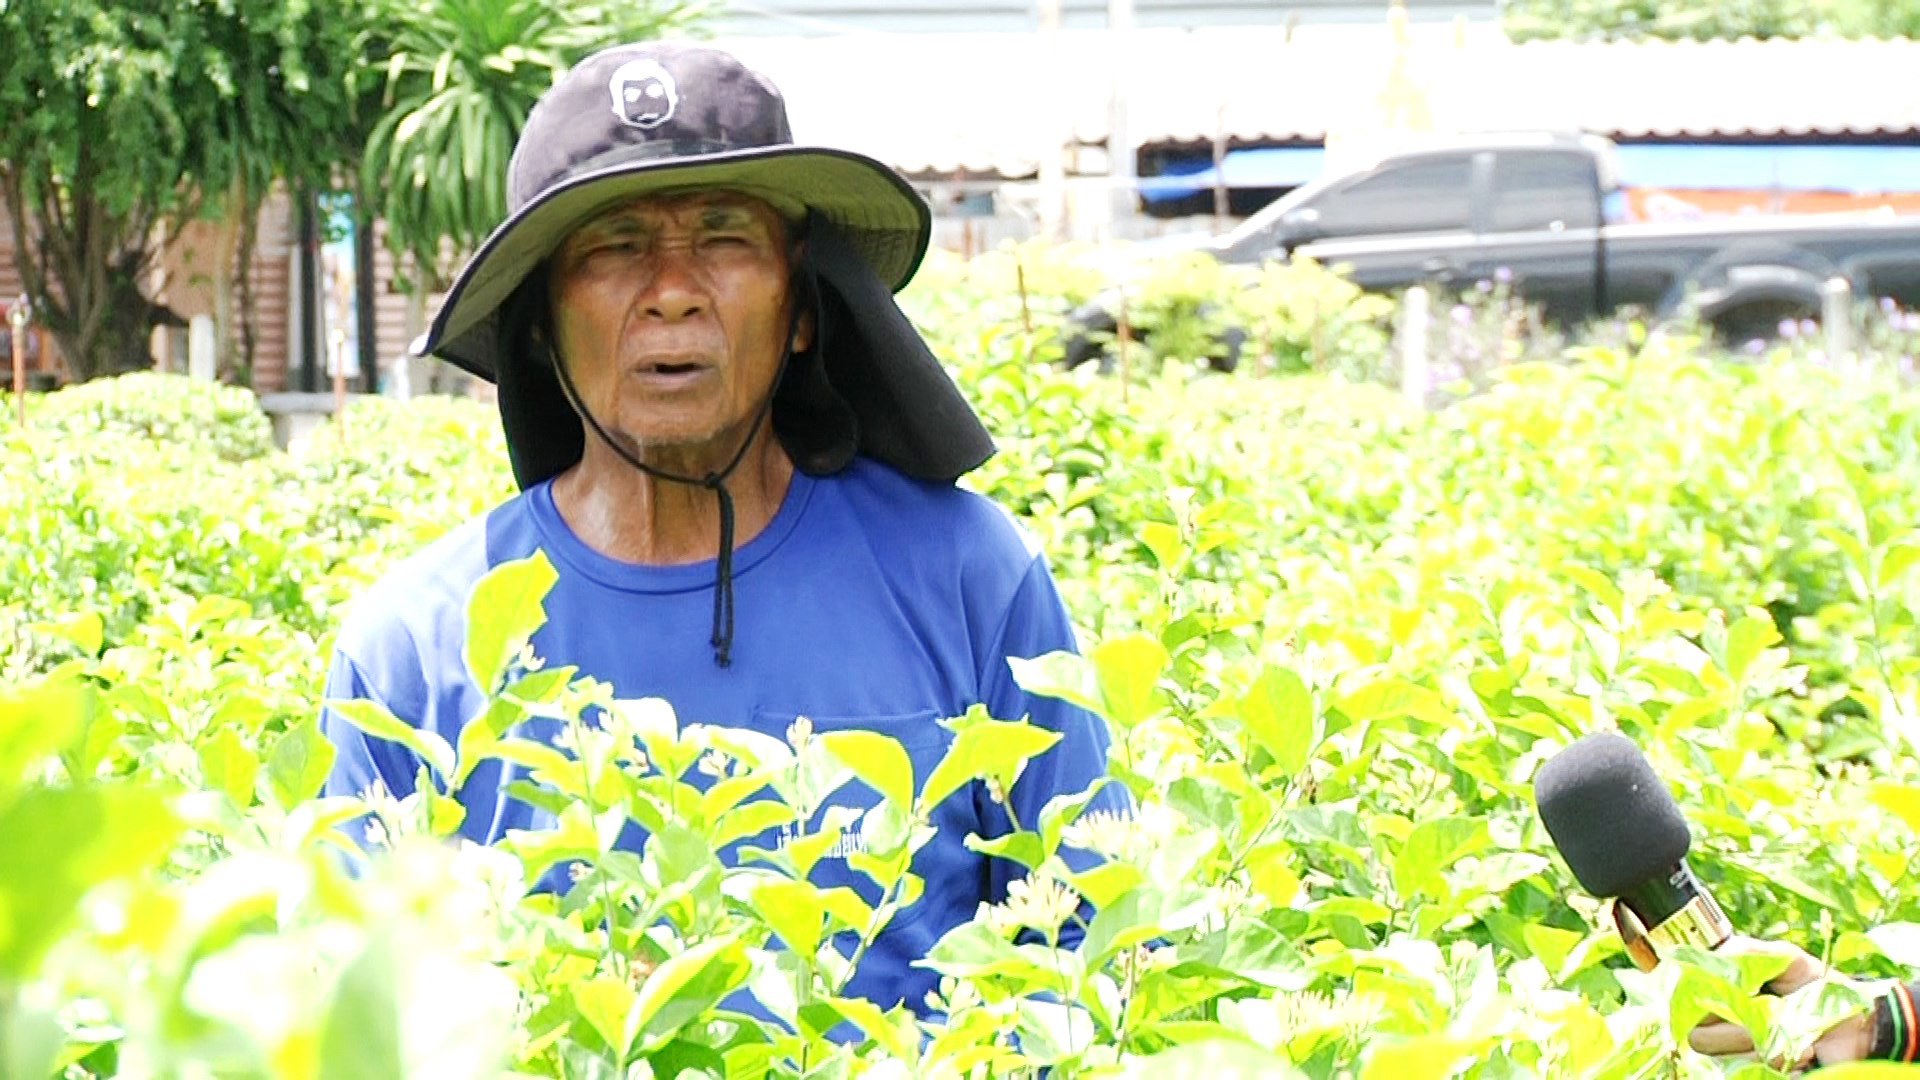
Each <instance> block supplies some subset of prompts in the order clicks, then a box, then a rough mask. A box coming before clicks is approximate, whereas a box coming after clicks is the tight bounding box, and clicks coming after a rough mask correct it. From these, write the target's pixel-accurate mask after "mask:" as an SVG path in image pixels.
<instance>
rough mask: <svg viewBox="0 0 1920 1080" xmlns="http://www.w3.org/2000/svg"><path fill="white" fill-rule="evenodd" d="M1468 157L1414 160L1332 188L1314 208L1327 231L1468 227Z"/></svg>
mask: <svg viewBox="0 0 1920 1080" xmlns="http://www.w3.org/2000/svg"><path fill="white" fill-rule="evenodd" d="M1468 187H1469V180H1468V174H1467V159H1465V158H1447V159H1443V160H1439V161H1414V162H1409V163H1407V164H1405V165H1400V166H1396V167H1393V168H1390V169H1387V170H1386V171H1383V172H1378V173H1375V174H1374V175H1372V176H1369V177H1366V178H1365V179H1363V180H1359V181H1356V182H1355V183H1352V184H1349V185H1348V186H1346V187H1344V188H1341V189H1339V190H1337V191H1329V192H1328V193H1327V195H1326V197H1325V198H1323V199H1321V200H1319V201H1318V202H1317V203H1316V204H1315V206H1314V209H1316V210H1317V211H1319V214H1320V227H1321V229H1322V230H1323V231H1324V232H1325V234H1326V235H1328V236H1365V235H1369V234H1374V233H1422V232H1448V231H1452V230H1456V229H1458V230H1464V229H1466V228H1467V222H1468V206H1469V200H1468V197H1467V196H1468Z"/></svg>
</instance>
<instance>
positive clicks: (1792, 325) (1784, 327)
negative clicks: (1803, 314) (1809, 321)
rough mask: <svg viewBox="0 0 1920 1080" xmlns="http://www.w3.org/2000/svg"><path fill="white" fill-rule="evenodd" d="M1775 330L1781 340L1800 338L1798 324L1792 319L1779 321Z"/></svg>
mask: <svg viewBox="0 0 1920 1080" xmlns="http://www.w3.org/2000/svg"><path fill="white" fill-rule="evenodd" d="M1777 329H1778V330H1779V331H1780V336H1781V337H1783V338H1796V337H1799V336H1800V324H1799V323H1797V322H1794V321H1793V320H1792V319H1781V320H1780V325H1779V326H1778V327H1777Z"/></svg>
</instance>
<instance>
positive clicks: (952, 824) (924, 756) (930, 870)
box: [753, 708, 979, 928]
mask: <svg viewBox="0 0 1920 1080" xmlns="http://www.w3.org/2000/svg"><path fill="white" fill-rule="evenodd" d="M940 715H941V714H940V713H939V712H938V711H936V710H934V709H924V710H920V711H918V712H911V713H895V714H880V715H863V716H845V715H840V716H823V715H816V714H810V713H801V712H798V711H795V710H781V709H773V708H759V709H756V710H755V711H754V718H753V726H754V727H755V728H756V729H757V730H759V731H762V732H765V733H767V734H772V735H777V736H783V737H788V738H790V739H791V738H793V737H795V736H798V737H800V738H806V737H809V736H811V737H814V738H817V737H819V736H821V735H826V734H829V733H832V732H845V731H862V732H870V733H873V734H876V735H883V736H886V737H887V738H889V739H892V740H893V741H895V742H897V743H899V744H900V748H901V749H902V750H904V751H905V752H906V759H907V762H908V763H909V765H910V766H911V768H912V771H913V775H912V776H911V777H907V778H904V779H905V781H906V782H908V783H910V784H911V787H912V790H913V792H914V794H915V797H916V798H917V797H918V795H919V792H920V790H921V788H922V787H924V786H925V784H926V781H927V778H928V777H929V776H931V775H932V773H933V770H934V767H935V766H937V765H938V764H939V763H940V760H941V758H942V757H944V756H945V754H946V751H947V747H948V746H950V745H951V744H952V740H953V735H952V733H951V732H949V731H948V730H947V729H946V728H944V727H942V726H941V725H940V723H939V720H940ZM803 717H804V720H803V719H802V718H803ZM876 779H882V780H883V782H884V783H885V784H886V785H887V786H892V785H894V784H897V783H899V782H901V780H902V779H903V778H898V777H891V776H889V777H885V778H878V777H876ZM822 786H824V785H822ZM880 799H881V796H880V793H879V792H878V791H876V790H875V789H874V788H873V786H871V785H869V784H868V783H867V782H866V781H864V780H862V779H860V778H859V777H857V776H853V777H850V778H849V779H847V780H846V782H845V783H842V784H840V785H839V786H838V787H837V788H834V789H833V790H831V791H829V792H825V793H824V795H823V797H822V798H821V800H820V803H819V805H818V807H817V808H816V809H815V810H814V811H813V813H812V814H811V815H810V819H809V820H808V821H807V822H806V823H805V826H804V828H803V827H800V826H798V825H795V826H790V827H788V828H785V829H781V830H778V831H777V833H776V834H774V835H768V836H763V837H762V838H761V840H762V841H763V842H771V843H773V844H776V845H778V844H787V843H791V842H793V841H794V840H796V839H798V838H800V837H803V836H820V835H821V834H822V832H823V830H824V829H825V828H827V823H828V822H829V820H830V819H838V820H840V821H841V822H843V824H840V825H839V826H838V827H837V828H836V829H835V830H834V831H835V838H834V840H833V841H832V842H831V843H830V845H829V846H828V847H827V850H826V854H825V855H823V856H821V858H820V860H819V861H818V862H816V863H815V864H814V867H813V872H812V873H811V874H810V875H809V880H810V881H811V882H812V883H813V884H814V885H816V886H818V887H820V888H833V887H835V886H840V885H844V886H847V887H849V888H851V889H853V890H854V891H855V892H856V893H858V894H859V895H860V897H861V898H862V899H863V900H865V901H866V902H867V903H869V904H876V903H878V902H879V900H880V890H879V887H878V886H877V885H875V883H874V881H873V879H871V878H869V877H868V876H867V875H866V874H864V873H862V872H860V871H859V870H856V869H854V868H853V867H852V865H851V864H850V862H849V860H850V858H851V857H853V856H857V855H864V854H867V853H868V851H869V848H870V842H869V838H868V836H867V834H866V827H867V821H866V819H865V815H866V813H867V811H869V810H871V809H873V808H874V807H875V806H877V805H878V804H879V803H880ZM972 807H973V803H972V800H971V798H970V797H969V793H968V791H967V790H966V789H964V788H963V789H962V790H961V791H959V792H956V793H955V794H954V795H953V796H952V797H951V798H949V799H947V800H945V801H944V802H942V804H941V805H940V806H939V807H937V808H936V809H935V810H934V813H933V815H932V820H931V824H932V825H933V827H934V828H935V830H936V831H937V832H938V833H939V834H940V836H939V837H937V838H936V839H935V840H932V841H929V842H928V843H927V844H926V845H925V846H924V847H922V848H921V849H920V851H919V853H918V854H917V855H916V856H915V858H914V861H913V872H914V873H916V874H918V875H920V876H921V878H922V880H923V883H924V887H925V890H926V891H927V892H932V891H934V890H935V889H954V888H968V889H976V890H977V889H978V888H979V886H978V884H977V881H976V879H977V878H978V877H979V871H978V868H977V866H974V865H971V864H972V863H973V860H965V862H966V863H967V864H969V865H953V864H952V860H949V859H942V858H930V857H929V856H930V855H931V854H932V852H933V849H936V848H945V847H947V846H948V845H952V844H957V843H958V841H959V840H961V839H963V838H964V837H965V836H966V835H967V834H968V833H971V832H974V831H976V829H977V827H978V822H977V820H976V817H975V815H974V813H973V809H972ZM942 840H945V841H946V843H945V844H943V843H942V842H941V841H942ZM916 909H921V910H924V906H923V905H915V907H913V908H908V909H906V910H905V911H903V912H901V914H900V915H899V916H898V917H897V918H896V919H895V920H894V922H893V924H892V926H893V928H897V927H899V926H901V925H904V924H906V923H908V922H911V921H912V920H913V919H914V918H915V917H916V915H917V914H919V911H918V910H916Z"/></svg>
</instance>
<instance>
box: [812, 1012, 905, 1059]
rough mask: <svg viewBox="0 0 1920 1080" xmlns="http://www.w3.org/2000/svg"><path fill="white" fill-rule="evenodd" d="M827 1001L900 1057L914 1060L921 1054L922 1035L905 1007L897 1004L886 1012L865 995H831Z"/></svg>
mask: <svg viewBox="0 0 1920 1080" xmlns="http://www.w3.org/2000/svg"><path fill="white" fill-rule="evenodd" d="M825 1004H827V1005H828V1006H830V1007H832V1008H833V1010H834V1011H835V1012H837V1013H839V1014H840V1016H841V1017H842V1018H844V1019H846V1020H849V1021H851V1022H852V1023H853V1024H854V1026H856V1027H858V1028H859V1029H860V1030H861V1031H862V1032H864V1033H865V1034H866V1036H867V1037H868V1038H870V1039H872V1040H873V1041H874V1042H876V1043H878V1044H880V1048H881V1049H882V1050H885V1051H886V1052H887V1053H889V1054H892V1055H893V1056H894V1057H895V1058H897V1059H899V1060H900V1061H912V1060H914V1059H915V1058H916V1057H918V1056H919V1055H918V1053H917V1050H918V1044H919V1037H918V1035H917V1034H915V1032H914V1025H913V1021H912V1019H911V1014H908V1013H907V1012H906V1011H905V1010H904V1009H902V1008H900V1007H898V1006H896V1007H895V1008H894V1009H893V1011H892V1012H891V1013H887V1012H883V1011H881V1009H880V1006H878V1005H875V1004H874V1003H873V1002H871V1001H867V1000H864V999H862V998H841V997H836V998H828V999H827V1000H826V1002H825Z"/></svg>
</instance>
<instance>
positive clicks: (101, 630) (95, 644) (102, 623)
mask: <svg viewBox="0 0 1920 1080" xmlns="http://www.w3.org/2000/svg"><path fill="white" fill-rule="evenodd" d="M31 629H32V630H34V631H36V632H38V633H42V634H49V635H51V636H53V637H57V638H59V639H60V640H62V641H65V642H67V643H68V644H71V645H72V646H73V647H74V648H77V649H79V650H80V651H81V652H82V653H84V654H85V655H87V656H99V655H100V646H102V645H104V644H105V643H106V638H107V623H106V620H105V619H103V618H101V617H100V613H99V612H97V611H83V612H80V613H78V614H75V615H67V616H64V617H62V618H59V619H55V620H53V621H52V622H44V623H34V624H33V625H32V627H31Z"/></svg>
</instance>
